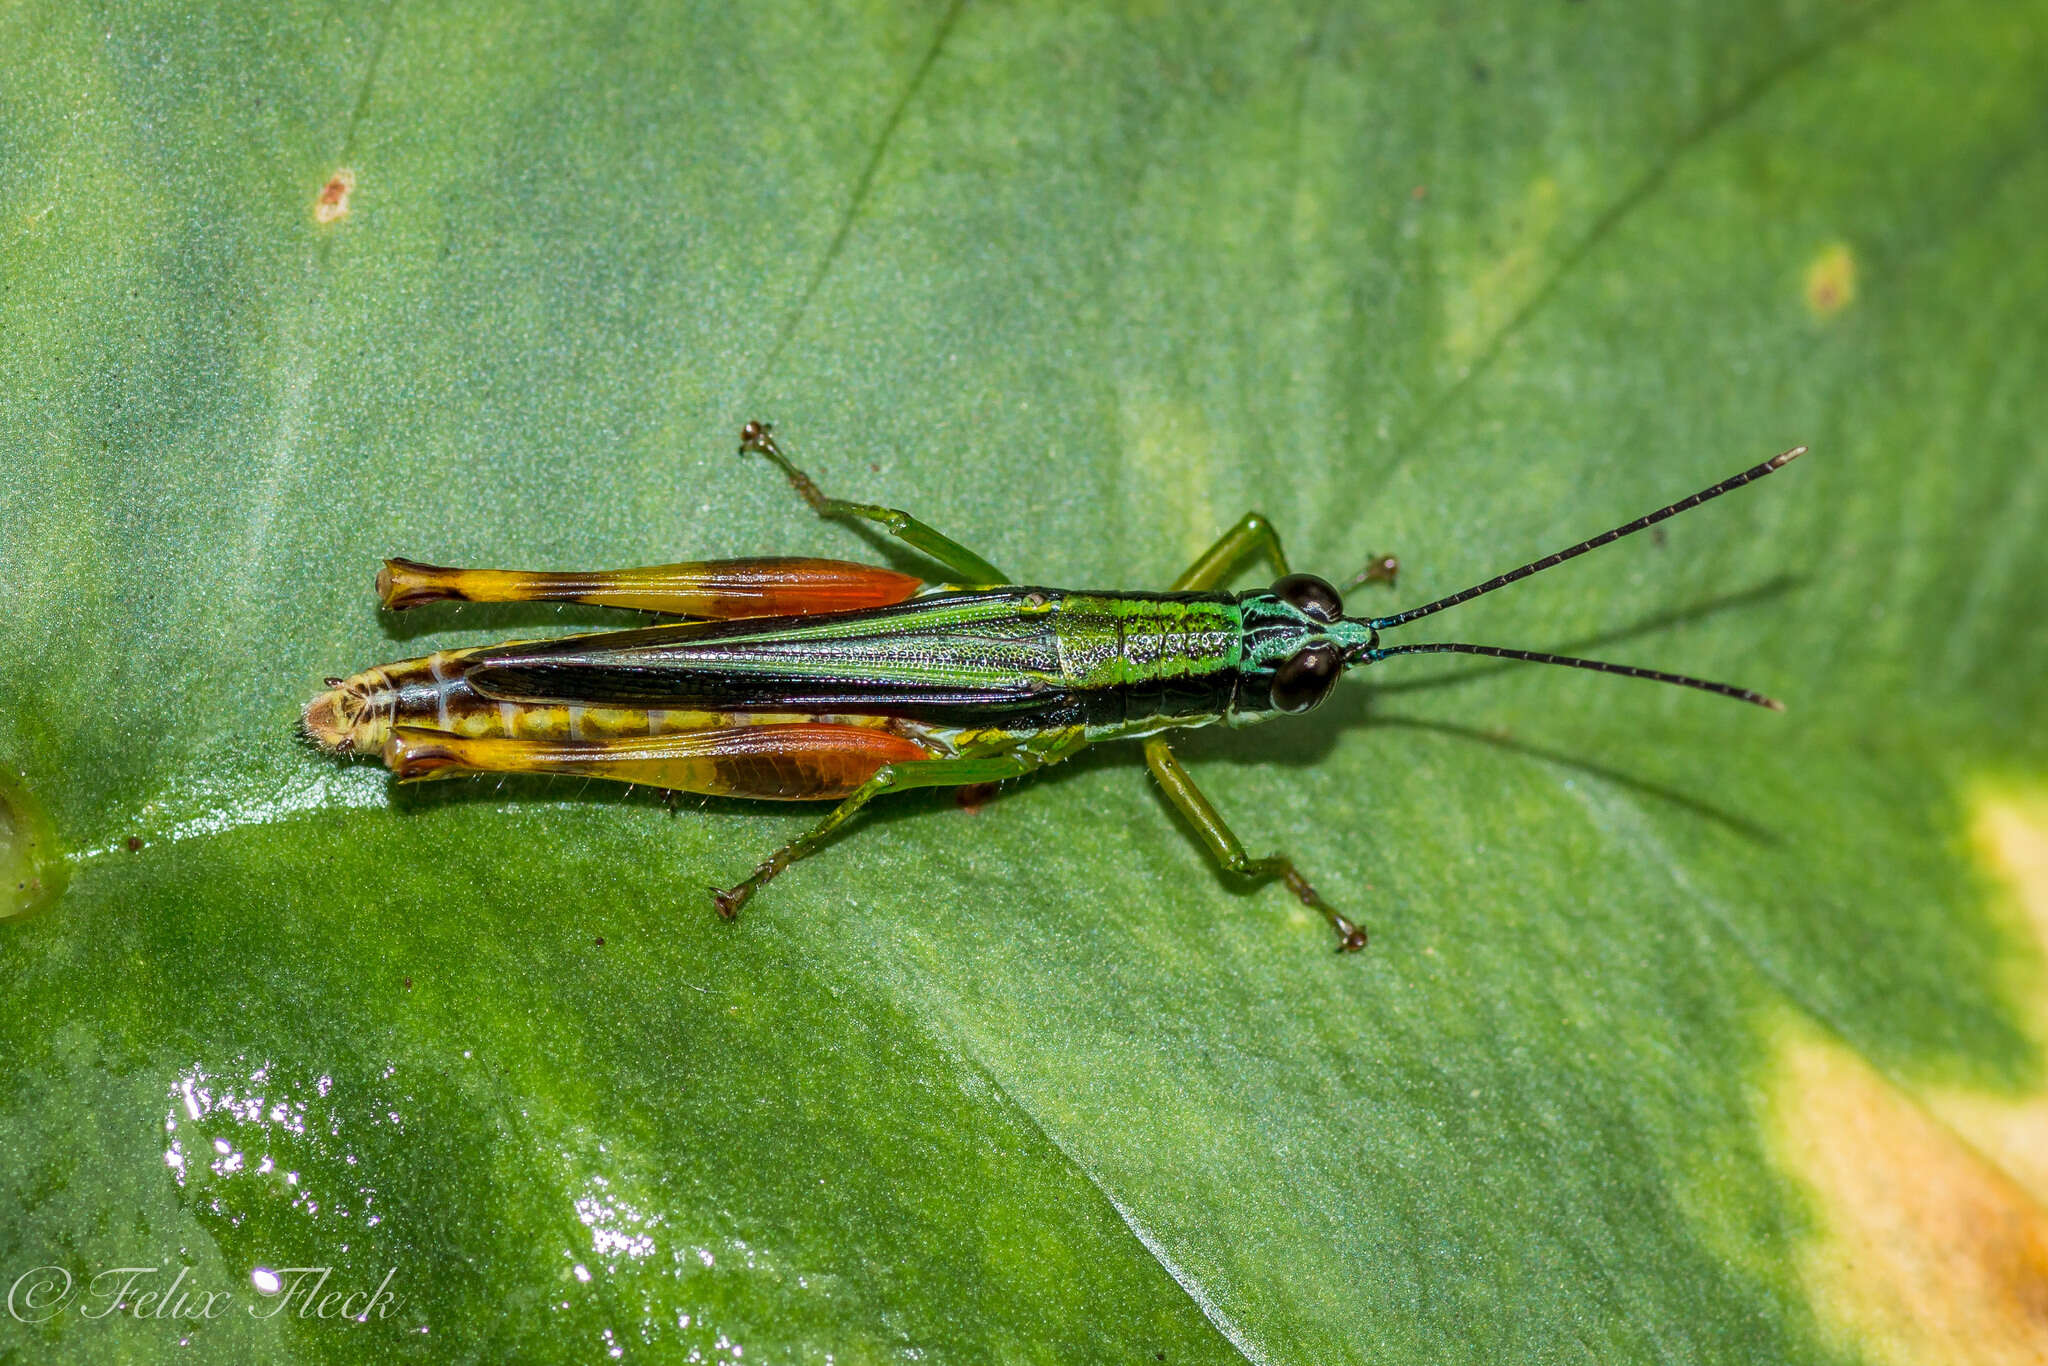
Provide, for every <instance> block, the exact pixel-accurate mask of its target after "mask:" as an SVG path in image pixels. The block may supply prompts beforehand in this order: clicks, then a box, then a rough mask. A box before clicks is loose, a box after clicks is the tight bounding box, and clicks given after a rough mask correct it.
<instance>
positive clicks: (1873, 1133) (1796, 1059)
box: [1770, 1022, 2048, 1366]
mask: <svg viewBox="0 0 2048 1366" xmlns="http://www.w3.org/2000/svg"><path fill="white" fill-rule="evenodd" d="M1785 1033H1786V1037H1785V1038H1784V1040H1783V1041H1782V1044H1781V1050H1780V1053H1779V1056H1778V1059H1777V1067H1776V1071H1775V1078H1774V1084H1773V1086H1772V1087H1771V1096H1770V1110H1771V1120H1772V1123H1771V1130H1772V1135H1773V1140H1774V1141H1773V1146H1774V1148H1775V1150H1776V1152H1777V1156H1778V1159H1779V1161H1780V1162H1781V1163H1782V1165H1783V1166H1784V1167H1785V1169H1786V1170H1788V1171H1790V1172H1791V1173H1793V1174H1794V1175H1796V1176H1797V1177H1798V1178H1799V1179H1800V1180H1801V1182H1802V1183H1803V1184H1804V1185H1805V1186H1806V1187H1807V1189H1808V1191H1809V1193H1810V1195H1811V1196H1812V1198H1813V1201H1814V1205H1815V1209H1814V1217H1815V1223H1816V1228H1815V1229H1814V1230H1813V1233H1814V1236H1813V1237H1811V1238H1809V1239H1808V1240H1807V1241H1806V1243H1805V1244H1804V1246H1803V1247H1802V1248H1801V1250H1800V1253H1799V1271H1800V1275H1801V1278H1802V1279H1803V1280H1804V1282H1805V1284H1806V1289H1807V1294H1808V1296H1809V1298H1810V1300H1811V1302H1812V1305H1813V1309H1814V1313H1815V1315H1816V1317H1818V1318H1819V1319H1820V1321H1821V1322H1822V1323H1823V1324H1825V1325H1828V1326H1829V1327H1831V1328H1833V1329H1835V1330H1836V1331H1837V1332H1839V1333H1840V1334H1841V1335H1842V1337H1843V1339H1844V1341H1843V1342H1842V1344H1841V1345H1842V1346H1844V1347H1846V1348H1850V1349H1852V1350H1856V1351H1860V1352H1861V1353H1863V1354H1865V1355H1868V1356H1870V1357H1872V1358H1875V1359H1877V1360H1880V1361H1888V1362H1899V1363H1915V1362H1935V1361H1939V1362H1951V1363H1972V1364H1974V1363H1984V1364H1985V1366H1994V1364H1996V1366H2003V1363H2008V1362H2010V1363H2018V1362H2036V1363H2038V1362H2042V1361H2048V1210H2044V1209H2043V1207H2042V1206H2041V1204H2040V1203H2039V1202H2038V1201H2036V1200H2035V1199H2034V1198H2033V1196H2031V1195H2030V1194H2029V1193H2028V1192H2027V1190H2026V1189H2025V1188H2024V1187H2022V1186H2021V1185H2020V1184H2019V1182H2017V1181H2015V1180H2014V1179H2013V1178H2012V1177H2011V1176H2009V1175H2008V1174H2006V1172H2005V1171H2003V1170H2002V1169H2001V1168H1999V1167H1998V1166H1997V1164H1995V1163H1993V1162H1992V1161H1990V1160H1989V1159H1988V1158H1986V1157H1985V1156H1984V1155H1983V1154H1982V1153H1980V1152H1978V1151H1977V1149H1976V1148H1974V1147H1973V1146H1971V1144H1969V1143H1968V1142H1966V1141H1965V1140H1964V1139H1963V1138H1961V1137H1960V1136H1959V1135H1958V1134H1957V1133H1956V1132H1955V1130H1953V1129H1951V1128H1950V1127H1949V1126H1948V1125H1947V1124H1944V1123H1943V1122H1942V1121H1941V1120H1940V1119H1938V1118H1936V1117H1935V1116H1934V1115H1933V1114H1931V1113H1929V1112H1928V1111H1927V1110H1926V1109H1924V1108H1922V1106H1921V1105H1920V1104H1919V1103H1918V1102H1916V1101H1915V1100H1914V1099H1913V1097H1912V1096H1910V1095H1908V1094H1907V1093H1906V1092H1904V1091H1902V1090H1900V1089H1899V1088H1898V1087H1897V1086H1895V1085H1893V1083H1892V1082H1891V1081H1890V1080H1889V1079H1887V1078H1886V1077H1884V1076H1883V1075H1881V1074H1880V1073H1879V1072H1878V1071H1877V1070H1876V1069H1875V1068H1873V1067H1872V1066H1871V1065H1870V1064H1869V1063H1868V1062H1866V1061H1864V1060H1863V1058H1862V1057H1861V1056H1860V1055H1858V1054H1857V1053H1856V1052H1854V1051H1853V1050H1852V1049H1850V1048H1848V1047H1847V1046H1846V1045H1844V1044H1842V1043H1841V1042H1839V1041H1838V1040H1835V1039H1833V1038H1830V1037H1827V1036H1824V1035H1823V1034H1821V1032H1820V1031H1819V1030H1818V1029H1816V1028H1814V1027H1813V1026H1811V1025H1807V1024H1805V1023H1804V1022H1797V1023H1793V1024H1791V1025H1789V1026H1788V1027H1787V1029H1786V1031H1785Z"/></svg>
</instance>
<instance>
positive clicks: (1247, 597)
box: [1237, 574, 1379, 714]
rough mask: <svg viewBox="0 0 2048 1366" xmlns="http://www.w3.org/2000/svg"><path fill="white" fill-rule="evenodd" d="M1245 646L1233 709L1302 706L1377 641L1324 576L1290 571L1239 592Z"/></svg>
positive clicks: (1312, 702)
mask: <svg viewBox="0 0 2048 1366" xmlns="http://www.w3.org/2000/svg"><path fill="white" fill-rule="evenodd" d="M1238 607H1239V609H1240V610H1241V611H1242V612H1243V613H1244V634H1245V652H1244V659H1243V661H1242V663H1240V664H1239V666H1238V672H1239V677H1240V679H1241V682H1240V684H1239V687H1238V700H1237V707H1238V710H1240V711H1243V712H1253V713H1263V712H1287V713H1290V714H1292V713H1295V712H1304V711H1308V710H1310V709H1311V708H1313V707H1315V706H1317V705H1319V704H1320V703H1321V702H1322V700H1323V699H1324V698H1326V697H1328V696H1329V695H1330V691H1331V689H1333V688H1335V687H1336V686H1337V680H1338V679H1339V678H1342V677H1343V676H1344V671H1345V670H1346V669H1348V668H1350V667H1351V666H1352V665H1353V664H1355V663H1357V662H1359V660H1360V659H1362V658H1363V657H1364V656H1365V653H1366V652H1367V651H1368V650H1370V649H1372V648H1373V646H1375V645H1377V644H1378V643H1379V636H1378V634H1377V633H1376V632H1375V631H1374V630H1373V629H1372V627H1371V626H1370V625H1369V624H1368V623H1366V622H1363V621H1354V620H1351V619H1349V618H1347V617H1346V616H1345V615H1344V602H1343V600H1342V599H1341V598H1340V597H1339V596H1338V594H1337V590H1336V589H1335V588H1334V587H1332V586H1331V585H1330V583H1329V582H1328V581H1327V580H1325V579H1319V578H1317V577H1316V576H1315V575H1313V574H1289V575H1287V576H1286V577H1285V578H1283V579H1281V580H1280V581H1279V582H1277V583H1275V584H1274V585H1273V586H1272V587H1271V588H1269V589H1267V590H1266V591H1265V592H1262V593H1243V594H1240V595H1239V596H1238Z"/></svg>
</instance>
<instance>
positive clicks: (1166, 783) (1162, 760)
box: [1145, 541, 1365, 953]
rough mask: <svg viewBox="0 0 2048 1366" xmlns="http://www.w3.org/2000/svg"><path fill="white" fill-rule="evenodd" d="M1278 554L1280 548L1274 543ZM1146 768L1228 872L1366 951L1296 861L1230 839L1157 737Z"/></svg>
mask: <svg viewBox="0 0 2048 1366" xmlns="http://www.w3.org/2000/svg"><path fill="white" fill-rule="evenodd" d="M1274 548H1275V550H1276V551H1277V550H1278V548H1279V543H1278V542H1277V541H1276V542H1274ZM1145 763H1146V764H1147V765H1148V766H1149V767H1150V768H1151V770H1152V776H1153V777H1155V778H1157V779H1158V780H1159V785H1160V786H1161V787H1163V788H1165V789H1166V795H1167V796H1168V797H1171V798H1172V799H1173V804H1174V805H1175V806H1177V807H1179V808H1180V813H1181V815H1183V816H1185V817H1187V819H1188V824H1189V825H1192V826H1194V827H1195V833H1196V834H1198V835H1200V836H1201V837H1202V843H1204V844H1206V845H1208V846H1209V852H1210V853H1211V854H1212V855H1214V856H1215V859H1216V862H1217V863H1219V864H1221V865H1222V867H1223V869H1224V871H1225V872H1230V873H1236V874H1237V875H1239V876H1240V877H1253V878H1269V877H1277V878H1279V879H1280V880H1281V881H1283V882H1285V883H1286V884H1287V890H1288V891H1290V892H1293V893H1294V894H1295V895H1296V896H1298V897H1300V898H1301V904H1302V905H1304V906H1311V907H1314V908H1315V909H1316V910H1318V911H1321V912H1322V913H1323V916H1324V917H1325V918H1326V919H1327V920H1328V921H1329V922H1330V926H1331V928H1332V929H1334V930H1336V931H1337V952H1339V953H1348V952H1352V951H1355V950H1358V949H1362V948H1364V947H1365V931H1364V930H1362V929H1360V928H1359V927H1358V926H1356V925H1354V924H1352V923H1351V921H1349V920H1348V919H1346V918H1345V917H1344V915H1343V913H1342V912H1340V911H1339V910H1338V909H1337V908H1336V907H1334V906H1332V905H1330V903H1328V902H1327V901H1324V900H1323V899H1322V897H1320V896H1318V895H1316V889H1315V888H1313V887H1311V886H1309V883H1308V879H1307V878H1305V877H1303V876H1302V875H1301V873H1300V872H1299V871H1298V870H1297V869H1296V868H1295V866H1294V861H1293V860H1292V859H1289V858H1288V857H1286V856H1285V855H1283V854H1272V855H1269V856H1267V857H1265V858H1251V857H1248V856H1247V855H1246V854H1245V852H1244V845H1243V844H1242V843H1241V842H1240V841H1239V840H1238V838H1237V836H1236V835H1234V834H1232V833H1231V831H1230V827H1229V826H1228V825H1225V824H1224V823H1223V817H1222V816H1220V815H1218V814H1217V811H1216V808H1215V807H1213V806H1211V805H1210V804H1209V799H1208V798H1207V797H1205V796H1203V795H1202V789H1201V788H1199V787H1196V786H1195V780H1194V779H1193V778H1190V777H1189V776H1188V771H1187V770H1186V769H1184V768H1182V767H1181V766H1180V760H1178V759H1176V758H1174V757H1173V750H1172V749H1171V748H1170V747H1169V746H1168V745H1167V743H1166V741H1165V740H1163V739H1161V738H1159V737H1158V736H1154V737H1153V738H1152V739H1150V740H1147V741H1146V742H1145Z"/></svg>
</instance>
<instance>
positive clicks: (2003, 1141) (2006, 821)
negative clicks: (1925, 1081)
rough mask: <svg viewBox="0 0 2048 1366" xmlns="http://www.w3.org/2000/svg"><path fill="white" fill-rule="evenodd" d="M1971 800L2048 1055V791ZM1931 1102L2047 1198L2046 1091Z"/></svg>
mask: <svg viewBox="0 0 2048 1366" xmlns="http://www.w3.org/2000/svg"><path fill="white" fill-rule="evenodd" d="M1973 805H1974V811H1973V814H1972V819H1971V822H1970V848H1971V852H1972V853H1974V854H1975V855H1976V857H1977V860H1978V862H1979V863H1980V864H1981V865H1982V866H1983V867H1984V868H1985V869H1987V870H1988V871H1990V872H1991V873H1992V874H1993V875H1994V876H1995V877H1996V878H1997V879H1998V880H1999V881H2000V882H2001V883H2003V884H2004V885H2005V886H2006V887H2007V888H2008V889H2009V890H2010V892H2011V894H2012V901H2013V908H2012V911H2013V919H2014V921H2015V928H2016V929H2017V931H2018V932H2019V933H2021V934H2024V935H2026V936H2028V937H2030V938H2031V939H2032V941H2033V943H2034V945H2035V948H2036V952H2035V954H2034V955H2033V956H2032V957H2031V958H2025V957H2023V958H2021V959H2020V960H2019V961H2017V962H2016V963H2015V964H2014V971H2013V976H2014V981H2013V982H2012V984H2011V987H2010V994H2011V996H2012V998H2013V999H2014V1000H2017V1001H2020V1002H2022V1003H2024V1004H2023V1007H2022V1008H2023V1009H2024V1010H2025V1011H2026V1015H2027V1024H2028V1026H2029V1032H2030V1033H2031V1034H2032V1035H2033V1038H2034V1045H2035V1047H2036V1048H2038V1049H2040V1050H2041V1051H2042V1053H2043V1054H2044V1056H2048V972H2044V964H2048V793H2044V792H2039V791H2035V792H2031V793H2027V792H2015V791H2013V790H2011V789H2001V790H1996V791H1992V790H1987V791H1985V792H1983V793H1981V794H1979V795H1978V797H1977V799H1976V801H1975V802H1974V804H1973ZM1928 1105H1929V1106H1930V1107H1931V1108H1932V1109H1933V1110H1934V1111H1935V1113H1936V1114H1939V1115H1940V1116H1941V1117H1942V1118H1943V1119H1944V1120H1946V1121H1947V1122H1948V1123H1949V1124H1951V1125H1953V1126H1954V1127H1955V1129H1956V1130H1957V1131H1958V1132H1960V1133H1961V1134H1963V1135H1964V1136H1965V1137H1966V1138H1968V1139H1969V1140H1970V1142H1971V1143H1973V1144H1975V1145H1976V1146H1977V1147H1978V1148H1980V1149H1982V1150H1983V1152H1984V1154H1985V1155H1986V1156H1987V1157H1989V1158H1991V1159H1992V1160H1993V1161H1994V1162H1997V1163H1998V1164H1999V1165H2000V1166H2001V1167H2003V1168H2005V1170H2006V1171H2008V1172H2010V1173H2012V1175H2013V1178H2014V1179H2015V1180H2017V1181H2018V1182H2019V1183H2020V1184H2021V1185H2023V1186H2025V1187H2026V1188H2027V1189H2028V1190H2029V1191H2030V1192H2032V1193H2033V1196H2034V1198H2035V1199H2036V1200H2039V1201H2041V1202H2042V1203H2043V1204H2044V1205H2048V1094H2036V1095H2032V1096H2021V1097H2011V1096H2001V1095H1994V1094H1986V1093H1984V1092H1978V1091H1960V1090H1956V1091H1937V1092H1934V1093H1932V1094H1930V1095H1929V1096H1928ZM2043 1360H2048V1356H2044V1358H2043Z"/></svg>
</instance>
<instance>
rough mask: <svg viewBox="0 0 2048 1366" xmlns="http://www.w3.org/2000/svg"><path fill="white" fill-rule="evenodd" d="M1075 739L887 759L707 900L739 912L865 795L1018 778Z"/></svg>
mask: <svg viewBox="0 0 2048 1366" xmlns="http://www.w3.org/2000/svg"><path fill="white" fill-rule="evenodd" d="M1078 748H1080V746H1079V745H1078V744H1076V745H1074V746H1072V747H1071V748H1069V749H1066V750H1061V751H1055V752H1053V753H1049V754H1048V753H1038V752H1030V751H1025V752H1020V753H1017V754H1005V755H1001V756H999V757H997V758H992V759H922V760H918V761H916V762H913V763H906V764H890V765H888V766H887V767H885V768H883V769H881V770H880V771H879V772H877V773H876V774H875V776H874V777H872V778H870V779H868V780H867V781H866V782H865V783H863V784H861V785H860V786H859V787H858V788H856V789H855V790H854V791H853V793H852V794H851V795H850V796H848V797H847V798H846V799H845V800H844V801H842V802H840V803H839V805H838V806H836V807H834V808H832V814H831V815H829V816H827V817H825V819H823V820H821V821H819V822H818V823H817V824H816V825H814V826H812V827H811V828H810V829H808V830H806V831H804V833H803V834H801V835H798V836H797V837H796V838H795V839H793V840H791V841H790V842H789V843H788V844H785V845H783V846H782V847H781V848H780V849H777V850H776V851H775V852H774V853H772V854H770V855H769V856H768V857H767V858H766V859H765V860H763V861H762V863H761V865H760V867H758V868H756V869H754V871H753V872H752V873H750V874H749V875H748V876H747V878H746V880H745V881H743V882H741V883H739V884H738V885H736V886H732V887H728V888H726V889H725V890H724V891H722V892H721V891H720V890H718V889H717V888H716V887H714V888H712V889H711V900H712V903H713V904H714V905H716V906H717V907H718V913H719V914H720V915H722V916H724V917H725V918H726V919H727V920H730V919H732V918H733V916H735V915H737V914H738V913H739V909H740V907H742V906H744V905H746V904H747V898H749V897H751V896H752V895H753V894H754V893H755V892H757V891H759V890H760V889H761V884H763V883H765V882H767V881H768V880H769V879H770V878H772V877H774V876H775V875H776V874H777V873H780V872H781V871H782V870H783V869H785V868H787V867H789V865H790V864H792V863H795V862H796V861H797V860H798V859H800V858H807V857H809V856H810V855H811V854H812V853H814V852H816V850H817V848H818V846H819V845H820V844H821V843H823V842H824V841H825V840H826V839H828V838H829V837H830V836H831V834H832V832H833V831H835V830H837V829H838V828H839V827H840V826H842V825H844V824H846V823H847V822H848V821H850V820H852V819H853V818H854V816H855V815H856V814H857V813H858V812H859V811H860V809H861V808H862V807H863V806H866V805H867V804H868V802H869V801H870V800H872V799H873V798H875V797H879V796H881V795H882V794H883V793H884V792H903V791H907V790H909V789H910V788H913V787H965V786H967V785H968V784H970V783H999V782H1002V781H1003V780H1004V779H1006V778H1018V777H1022V776H1023V775H1024V774H1026V773H1029V772H1031V771H1032V770H1033V769H1038V768H1043V767H1045V766H1046V765H1047V764H1054V763H1058V762H1059V761H1060V760H1061V759H1063V758H1065V757H1066V756H1067V755H1068V754H1071V753H1072V752H1073V750H1074V749H1078Z"/></svg>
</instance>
